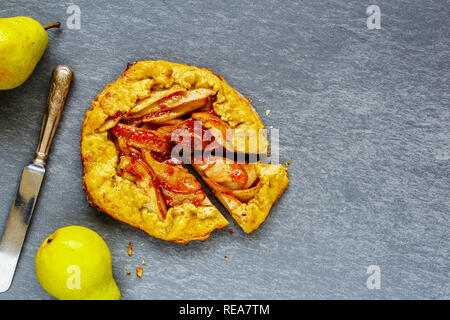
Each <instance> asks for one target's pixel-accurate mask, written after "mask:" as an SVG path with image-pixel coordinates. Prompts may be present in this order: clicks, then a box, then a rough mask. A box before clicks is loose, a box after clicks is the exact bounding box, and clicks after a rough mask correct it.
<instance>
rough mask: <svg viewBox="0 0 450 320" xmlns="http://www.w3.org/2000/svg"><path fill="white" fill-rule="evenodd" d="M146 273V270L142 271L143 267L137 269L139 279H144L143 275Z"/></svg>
mask: <svg viewBox="0 0 450 320" xmlns="http://www.w3.org/2000/svg"><path fill="white" fill-rule="evenodd" d="M143 272H144V269H142V267H137V268H136V275H137V276H138V277H139V278H142V273H143Z"/></svg>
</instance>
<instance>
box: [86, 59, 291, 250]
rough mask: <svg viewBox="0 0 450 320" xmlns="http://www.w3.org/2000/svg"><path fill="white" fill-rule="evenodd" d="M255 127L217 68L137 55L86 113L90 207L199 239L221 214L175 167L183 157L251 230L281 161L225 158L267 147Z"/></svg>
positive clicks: (275, 186) (281, 174)
mask: <svg viewBox="0 0 450 320" xmlns="http://www.w3.org/2000/svg"><path fill="white" fill-rule="evenodd" d="M263 129H264V126H263V124H262V123H261V120H260V118H259V116H258V114H257V113H256V111H255V110H254V109H253V107H252V106H251V104H250V102H249V100H247V99H245V98H244V97H243V96H242V95H240V94H239V93H238V92H237V91H236V90H234V89H233V88H232V87H230V86H229V85H228V84H227V83H226V82H225V80H224V79H223V78H222V77H221V76H220V75H219V76H218V75H215V74H213V73H212V72H211V71H209V70H207V69H199V68H196V67H193V66H187V65H183V64H177V63H171V62H166V61H139V62H136V63H135V64H133V65H131V66H129V67H128V68H127V70H126V71H125V72H124V73H123V74H122V75H121V76H120V77H119V79H117V80H116V81H115V82H113V83H110V84H109V85H108V86H107V87H106V88H105V89H104V90H103V91H102V92H101V93H100V94H99V95H98V96H97V97H96V99H95V100H94V101H93V102H92V107H91V108H90V109H89V110H88V111H87V113H86V117H85V119H84V121H83V126H82V132H81V157H82V162H83V184H84V188H85V190H86V193H87V195H88V197H89V199H90V202H91V205H93V206H95V207H97V208H98V209H99V210H101V211H104V212H106V213H107V214H109V215H111V216H112V217H114V218H115V219H118V220H121V221H123V222H125V223H128V224H129V225H132V226H134V227H136V228H139V229H141V230H143V231H145V232H146V233H148V234H149V235H152V236H154V237H157V238H160V239H164V240H167V241H172V242H179V243H186V242H189V241H190V240H202V239H206V238H208V237H209V235H210V233H211V232H212V231H214V230H215V229H219V228H223V227H225V226H226V225H227V224H228V221H227V220H226V219H225V218H224V216H222V214H221V213H220V212H219V210H217V208H216V207H215V206H214V205H213V204H212V203H211V201H210V200H209V199H208V197H207V196H206V195H205V193H204V192H203V190H202V186H201V184H200V183H199V182H198V181H197V179H196V178H195V176H194V175H193V174H191V173H190V172H189V171H188V170H187V169H186V168H185V167H184V166H183V164H184V163H186V162H190V163H193V167H194V169H195V170H196V171H197V173H198V174H199V176H200V177H201V178H202V179H203V180H204V181H205V182H206V184H207V185H208V186H209V187H210V189H211V190H212V191H213V193H214V195H215V196H216V197H217V198H218V199H219V200H220V201H221V202H222V203H223V205H224V206H225V207H226V209H227V210H228V211H229V212H230V213H231V215H232V216H233V218H234V219H235V220H236V221H237V223H238V224H239V225H240V226H241V227H242V228H243V230H244V231H245V232H247V233H249V232H252V231H254V230H255V229H257V228H258V226H259V225H260V224H261V223H262V222H263V221H264V220H265V218H266V217H267V215H268V213H269V211H270V208H271V207H272V205H273V204H274V203H275V202H276V201H277V199H278V198H279V197H280V195H281V194H282V193H283V191H284V189H285V188H286V186H287V184H288V182H289V180H288V177H287V170H286V168H285V167H284V166H282V165H272V164H263V163H260V162H254V163H249V162H244V163H239V162H237V161H235V160H233V159H230V157H229V156H228V155H229V154H232V155H233V154H235V153H236V154H248V153H252V154H253V153H256V154H266V153H267V150H268V143H267V138H266V135H265V134H264V132H263ZM230 132H231V133H230ZM229 133H230V134H229ZM252 142H253V143H252ZM218 150H220V151H224V152H218ZM175 151H177V152H175ZM188 151H189V152H188ZM198 152H200V154H201V156H200V157H199V156H198ZM174 154H175V155H174ZM177 155H179V156H177ZM188 160H189V161H188Z"/></svg>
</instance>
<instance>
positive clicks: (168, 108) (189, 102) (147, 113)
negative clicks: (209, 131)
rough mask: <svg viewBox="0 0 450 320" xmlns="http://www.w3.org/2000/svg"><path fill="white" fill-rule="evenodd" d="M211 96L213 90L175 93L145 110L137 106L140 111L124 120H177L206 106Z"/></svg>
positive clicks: (159, 121)
mask: <svg viewBox="0 0 450 320" xmlns="http://www.w3.org/2000/svg"><path fill="white" fill-rule="evenodd" d="M213 94H214V91H213V90H210V89H204V88H201V89H195V90H191V91H187V92H183V91H177V92H175V93H173V94H171V95H169V96H166V97H165V98H162V99H160V100H157V101H153V102H152V103H150V104H149V105H148V106H146V107H145V108H141V107H140V104H138V105H137V106H136V107H138V109H139V110H140V111H139V112H135V113H129V114H127V116H126V119H133V118H142V121H143V122H153V123H161V122H165V121H168V120H172V119H175V118H179V117H181V116H183V115H185V114H188V113H190V112H192V111H194V110H196V109H199V108H201V107H204V106H205V105H207V103H208V99H209V97H210V96H212V95H213ZM136 107H135V108H136ZM133 110H134V108H133Z"/></svg>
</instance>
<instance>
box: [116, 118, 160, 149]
mask: <svg viewBox="0 0 450 320" xmlns="http://www.w3.org/2000/svg"><path fill="white" fill-rule="evenodd" d="M111 132H112V134H113V135H115V136H116V137H118V138H123V139H126V141H127V145H128V146H130V147H135V148H138V149H146V150H152V151H156V152H159V153H167V152H169V144H168V143H167V141H166V140H165V139H164V137H163V136H162V135H160V134H159V133H158V132H156V131H154V130H150V129H141V128H137V127H133V126H130V125H126V124H123V123H118V124H117V125H116V126H115V127H114V128H112V129H111ZM120 143H121V141H119V146H120Z"/></svg>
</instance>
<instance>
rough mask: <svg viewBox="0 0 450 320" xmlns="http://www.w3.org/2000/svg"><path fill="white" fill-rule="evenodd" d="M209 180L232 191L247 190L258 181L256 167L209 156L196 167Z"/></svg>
mask: <svg viewBox="0 0 450 320" xmlns="http://www.w3.org/2000/svg"><path fill="white" fill-rule="evenodd" d="M196 168H197V169H199V170H200V171H202V172H203V173H204V174H205V175H206V176H207V177H208V178H211V179H212V180H214V181H215V182H217V183H218V184H220V185H222V186H224V187H225V188H228V189H230V190H238V189H246V188H248V187H250V186H251V185H252V184H253V183H254V182H255V180H256V179H257V174H256V170H255V168H254V166H252V165H251V164H248V165H247V164H242V165H241V164H238V163H235V162H234V161H232V160H230V159H227V158H219V157H215V156H209V157H208V158H206V159H205V160H204V162H203V163H202V164H198V165H196Z"/></svg>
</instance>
